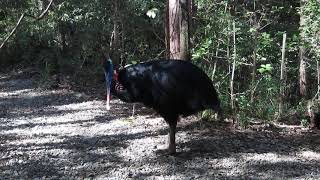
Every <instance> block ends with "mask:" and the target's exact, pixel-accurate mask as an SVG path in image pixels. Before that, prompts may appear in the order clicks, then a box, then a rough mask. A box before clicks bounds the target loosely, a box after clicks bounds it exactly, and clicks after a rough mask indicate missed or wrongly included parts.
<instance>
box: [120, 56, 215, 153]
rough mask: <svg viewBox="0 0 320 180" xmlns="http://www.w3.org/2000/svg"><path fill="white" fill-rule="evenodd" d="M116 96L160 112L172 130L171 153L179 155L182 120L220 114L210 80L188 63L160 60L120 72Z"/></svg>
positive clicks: (130, 67) (133, 66)
mask: <svg viewBox="0 0 320 180" xmlns="http://www.w3.org/2000/svg"><path fill="white" fill-rule="evenodd" d="M118 83H120V84H121V85H122V86H123V88H124V90H121V91H119V90H117V88H115V91H114V93H115V95H116V96H117V97H119V98H120V99H121V100H123V101H125V102H141V103H143V104H144V105H146V106H148V107H151V108H153V109H154V110H156V111H157V112H158V113H159V114H160V115H161V116H162V117H163V118H164V119H165V121H166V122H167V123H168V124H169V126H170V143H169V152H170V153H175V138H174V137H175V129H176V124H177V120H178V117H179V116H180V115H182V116H189V115H192V114H194V113H196V112H199V111H202V110H205V109H213V110H216V111H219V110H220V102H219V99H218V95H217V93H216V91H215V89H214V87H213V84H212V82H211V80H210V79H209V78H208V76H207V75H206V74H205V73H204V72H203V71H202V70H201V69H200V68H198V67H197V66H195V65H193V64H192V63H190V62H187V61H180V60H159V61H149V62H145V63H141V64H137V65H132V66H129V67H127V68H125V69H122V70H121V71H120V72H119V76H118Z"/></svg>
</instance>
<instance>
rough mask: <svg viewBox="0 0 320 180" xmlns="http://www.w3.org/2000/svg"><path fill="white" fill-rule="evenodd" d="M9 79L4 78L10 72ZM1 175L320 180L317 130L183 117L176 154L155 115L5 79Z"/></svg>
mask: <svg viewBox="0 0 320 180" xmlns="http://www.w3.org/2000/svg"><path fill="white" fill-rule="evenodd" d="M3 77H4V76H3ZM0 93H2V94H1V95H2V96H0V108H1V109H2V111H1V112H0V123H1V124H0V179H19V178H43V179H45V178H51V179H61V178H62V179H69V178H71V179H73V178H74V179H79V178H101V179H108V178H115V179H125V178H132V179H144V178H157V177H158V178H160V179H161V178H162V179H165V178H171V179H210V178H222V179H270V178H271V179H274V178H314V177H319V175H320V170H319V163H320V146H319V144H320V138H319V133H318V132H313V133H308V132H302V133H295V134H288V133H285V132H283V130H281V129H278V130H277V131H276V132H274V131H273V132H254V131H235V130H232V129H230V124H228V123H218V122H214V121H213V122H211V121H201V120H196V118H194V117H191V118H186V119H185V120H183V119H182V120H181V122H180V124H179V127H178V134H177V147H178V148H177V149H178V153H177V155H176V156H175V157H173V156H168V155H167V154H165V153H164V152H163V151H160V150H159V149H160V148H159V146H160V145H163V144H164V142H165V140H166V134H167V132H168V131H167V126H166V125H165V124H164V123H163V120H161V119H160V118H157V116H155V115H154V112H153V111H151V110H150V109H147V108H144V107H143V106H141V105H137V106H136V110H137V112H136V116H135V117H134V118H130V116H131V113H132V112H131V110H132V105H130V104H125V103H122V102H120V101H119V100H117V99H113V100H112V110H111V111H106V110H105V104H104V102H103V101H101V99H97V98H96V97H93V96H89V95H84V94H82V93H77V92H73V91H65V90H56V91H52V90H51V91H46V90H37V89H35V88H34V85H33V83H32V81H30V79H28V78H22V77H21V76H16V77H9V76H8V77H7V76H6V77H4V78H1V79H0Z"/></svg>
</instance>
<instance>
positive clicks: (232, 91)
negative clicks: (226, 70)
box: [230, 21, 237, 110]
mask: <svg viewBox="0 0 320 180" xmlns="http://www.w3.org/2000/svg"><path fill="white" fill-rule="evenodd" d="M236 59H237V50H236V25H235V22H234V21H233V63H232V73H231V81H230V96H231V108H232V110H234V109H235V102H234V101H235V95H234V73H235V69H236Z"/></svg>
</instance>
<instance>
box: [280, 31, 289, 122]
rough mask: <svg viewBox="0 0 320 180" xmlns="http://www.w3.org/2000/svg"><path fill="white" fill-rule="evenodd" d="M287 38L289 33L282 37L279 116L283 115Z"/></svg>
mask: <svg viewBox="0 0 320 180" xmlns="http://www.w3.org/2000/svg"><path fill="white" fill-rule="evenodd" d="M286 39H287V34H286V33H284V34H283V39H282V56H281V72H280V73H281V74H280V82H281V84H280V100H279V114H278V117H281V116H282V112H283V99H284V97H285V93H284V92H285V85H286V83H285V77H286V76H285V69H286V66H285V52H286Z"/></svg>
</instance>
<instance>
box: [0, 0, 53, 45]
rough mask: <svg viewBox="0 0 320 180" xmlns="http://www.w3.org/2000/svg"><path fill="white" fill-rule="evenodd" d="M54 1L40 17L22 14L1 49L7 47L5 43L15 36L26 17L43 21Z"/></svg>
mask: <svg viewBox="0 0 320 180" xmlns="http://www.w3.org/2000/svg"><path fill="white" fill-rule="evenodd" d="M53 1H54V0H51V1H50V3H49V4H48V6H47V8H46V9H45V10H44V11H43V12H42V13H41V14H40V15H39V16H38V17H36V16H33V15H29V14H26V13H23V14H21V16H20V18H19V20H18V22H17V24H16V26H15V27H14V28H13V29H12V31H11V32H10V34H9V35H8V36H7V37H6V38H5V40H4V41H3V42H2V43H1V46H0V49H2V47H3V46H4V45H5V43H6V42H7V41H8V40H9V38H10V37H11V36H12V35H13V34H14V32H15V31H16V30H17V28H18V27H19V25H20V23H21V21H22V19H23V18H24V17H25V16H28V17H32V18H33V19H35V21H38V20H41V19H42V18H43V17H44V16H45V15H46V14H47V12H48V11H49V9H50V7H51V5H52V3H53Z"/></svg>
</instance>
